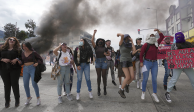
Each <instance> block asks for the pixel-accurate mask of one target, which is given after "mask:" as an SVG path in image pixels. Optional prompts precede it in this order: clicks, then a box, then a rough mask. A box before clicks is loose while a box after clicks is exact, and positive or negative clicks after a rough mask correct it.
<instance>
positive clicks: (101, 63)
mask: <svg viewBox="0 0 194 112" xmlns="http://www.w3.org/2000/svg"><path fill="white" fill-rule="evenodd" d="M95 62H96V65H95V67H96V68H101V69H107V61H106V57H104V58H96V61H95Z"/></svg>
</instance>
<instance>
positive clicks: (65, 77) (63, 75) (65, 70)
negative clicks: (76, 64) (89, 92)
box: [57, 66, 70, 96]
mask: <svg viewBox="0 0 194 112" xmlns="http://www.w3.org/2000/svg"><path fill="white" fill-rule="evenodd" d="M60 67H61V70H60V75H58V76H57V81H58V85H57V92H58V95H59V96H61V92H62V85H63V81H64V83H65V92H66V93H67V94H69V93H70V66H60Z"/></svg>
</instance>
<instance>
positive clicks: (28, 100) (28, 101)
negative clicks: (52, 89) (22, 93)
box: [25, 97, 32, 105]
mask: <svg viewBox="0 0 194 112" xmlns="http://www.w3.org/2000/svg"><path fill="white" fill-rule="evenodd" d="M31 99H32V97H30V98H29V99H28V98H27V100H26V103H25V105H28V104H29V103H30V100H31Z"/></svg>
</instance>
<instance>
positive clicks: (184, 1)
mask: <svg viewBox="0 0 194 112" xmlns="http://www.w3.org/2000/svg"><path fill="white" fill-rule="evenodd" d="M169 14H170V16H169V17H168V18H167V19H166V30H167V35H170V36H174V35H175V33H177V32H183V33H184V35H185V38H186V40H187V41H190V40H193V38H194V0H179V5H178V7H176V6H175V5H172V6H170V8H169ZM190 42H192V41H190ZM193 42H194V41H193Z"/></svg>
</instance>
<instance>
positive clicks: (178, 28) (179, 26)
mask: <svg viewBox="0 0 194 112" xmlns="http://www.w3.org/2000/svg"><path fill="white" fill-rule="evenodd" d="M180 30H181V24H180V23H178V24H177V32H178V31H180Z"/></svg>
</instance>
